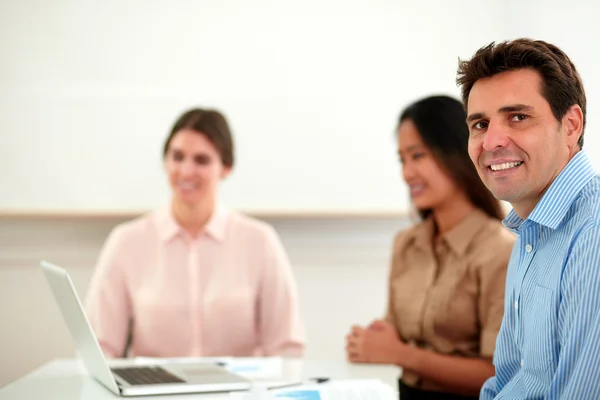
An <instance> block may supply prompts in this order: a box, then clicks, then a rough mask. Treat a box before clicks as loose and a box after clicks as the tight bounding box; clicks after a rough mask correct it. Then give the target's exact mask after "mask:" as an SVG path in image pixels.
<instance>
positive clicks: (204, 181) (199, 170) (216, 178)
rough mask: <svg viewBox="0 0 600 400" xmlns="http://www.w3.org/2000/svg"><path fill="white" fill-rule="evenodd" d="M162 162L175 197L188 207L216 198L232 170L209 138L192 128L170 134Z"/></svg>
mask: <svg viewBox="0 0 600 400" xmlns="http://www.w3.org/2000/svg"><path fill="white" fill-rule="evenodd" d="M164 163H165V164H164V165H165V171H166V172H167V176H168V178H169V183H170V185H171V189H172V191H173V198H174V200H175V201H179V202H182V203H184V204H186V205H189V206H194V205H197V204H200V203H202V202H204V201H206V199H212V200H214V199H216V196H217V189H218V186H219V182H220V181H221V179H223V178H225V177H226V176H227V175H228V174H229V172H230V170H231V168H230V167H225V166H224V165H223V162H222V160H221V156H220V155H219V152H218V151H217V149H216V148H215V146H214V145H213V144H212V143H211V142H210V140H208V138H207V137H206V136H205V135H204V134H202V133H199V132H196V131H194V130H191V129H182V130H180V131H179V132H177V133H176V134H175V135H174V136H173V138H172V139H171V142H170V143H169V148H168V149H167V154H166V155H165V160H164Z"/></svg>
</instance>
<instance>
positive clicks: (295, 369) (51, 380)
mask: <svg viewBox="0 0 600 400" xmlns="http://www.w3.org/2000/svg"><path fill="white" fill-rule="evenodd" d="M282 369H283V371H282V376H281V378H282V379H299V378H300V379H302V380H308V379H310V378H315V377H327V378H330V379H363V378H367V379H380V380H381V381H383V382H385V383H387V384H388V385H390V386H391V387H392V388H394V389H396V387H397V378H398V376H399V374H400V369H399V368H398V367H395V366H390V365H368V364H350V363H348V362H346V361H345V360H323V361H321V360H301V359H286V360H284V362H283V368H282ZM115 398H119V397H117V396H115V395H113V393H112V392H110V391H109V390H108V389H106V388H105V387H104V386H102V385H100V384H99V383H98V382H97V381H96V380H94V379H93V378H92V377H90V376H89V375H88V374H87V372H86V371H85V368H84V367H83V364H82V363H81V362H80V361H78V360H74V359H59V360H55V361H52V362H50V363H48V364H45V365H43V366H41V367H40V368H38V369H36V370H34V371H33V372H31V373H29V374H28V375H26V376H24V377H23V378H21V379H19V380H17V381H15V382H13V383H10V384H8V385H7V386H5V387H3V388H2V389H0V400H9V399H10V400H14V399H28V400H29V399H30V400H37V399H40V400H41V399H44V400H53V399H56V400H75V399H77V400H80V399H81V400H83V399H85V400H104V399H115ZM142 398H145V399H151V400H167V399H169V400H189V399H196V400H198V399H199V398H203V399H208V398H210V399H229V398H230V396H229V394H228V393H222V394H206V395H199V394H193V395H173V396H152V397H135V398H134V399H142Z"/></svg>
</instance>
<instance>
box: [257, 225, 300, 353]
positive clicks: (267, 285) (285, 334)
mask: <svg viewBox="0 0 600 400" xmlns="http://www.w3.org/2000/svg"><path fill="white" fill-rule="evenodd" d="M265 246H266V247H265V257H266V262H265V266H264V267H265V268H264V270H263V273H262V276H261V281H260V288H259V299H258V331H259V338H260V344H261V347H262V350H263V352H264V355H265V356H289V357H300V356H302V355H303V353H304V345H305V343H304V342H305V339H304V326H303V323H302V320H301V318H300V309H299V305H298V291H297V287H296V281H295V278H294V274H293V271H292V267H291V265H290V262H289V259H288V256H287V254H286V252H285V249H284V247H283V244H282V243H281V240H280V239H279V236H278V235H277V233H276V232H275V230H274V229H273V228H271V227H269V228H268V230H267V235H266V243H265Z"/></svg>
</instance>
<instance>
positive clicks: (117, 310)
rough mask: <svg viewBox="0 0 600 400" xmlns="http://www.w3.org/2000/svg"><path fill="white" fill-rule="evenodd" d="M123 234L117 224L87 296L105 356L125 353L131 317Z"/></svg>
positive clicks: (94, 326) (106, 245) (94, 328)
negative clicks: (124, 264)
mask: <svg viewBox="0 0 600 400" xmlns="http://www.w3.org/2000/svg"><path fill="white" fill-rule="evenodd" d="M122 249H123V235H122V231H121V230H120V229H119V228H115V229H114V230H113V231H112V232H111V233H110V235H109V237H108V239H107V240H106V243H105V244H104V247H103V249H102V251H101V253H100V256H99V258H98V262H97V265H96V268H95V270H94V273H93V275H92V279H91V282H90V286H89V288H88V291H87V296H86V302H85V304H86V312H87V315H88V319H89V321H90V324H91V325H92V329H93V330H94V332H95V334H96V337H97V338H98V342H99V343H100V347H101V348H102V350H103V352H104V354H105V356H106V357H109V358H114V357H123V356H124V355H125V351H126V345H127V339H128V336H129V323H130V319H131V302H130V297H129V293H128V291H127V285H126V281H125V271H124V266H123V256H124V255H123V250H122Z"/></svg>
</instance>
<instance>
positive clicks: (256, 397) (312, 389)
mask: <svg viewBox="0 0 600 400" xmlns="http://www.w3.org/2000/svg"><path fill="white" fill-rule="evenodd" d="M230 397H231V399H232V400H398V392H396V391H395V390H394V389H392V388H391V387H390V386H389V385H386V384H385V383H383V382H382V381H380V380H373V379H364V380H339V381H332V382H330V383H326V384H309V385H302V386H298V387H294V388H288V389H276V390H252V391H249V392H232V393H230Z"/></svg>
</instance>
